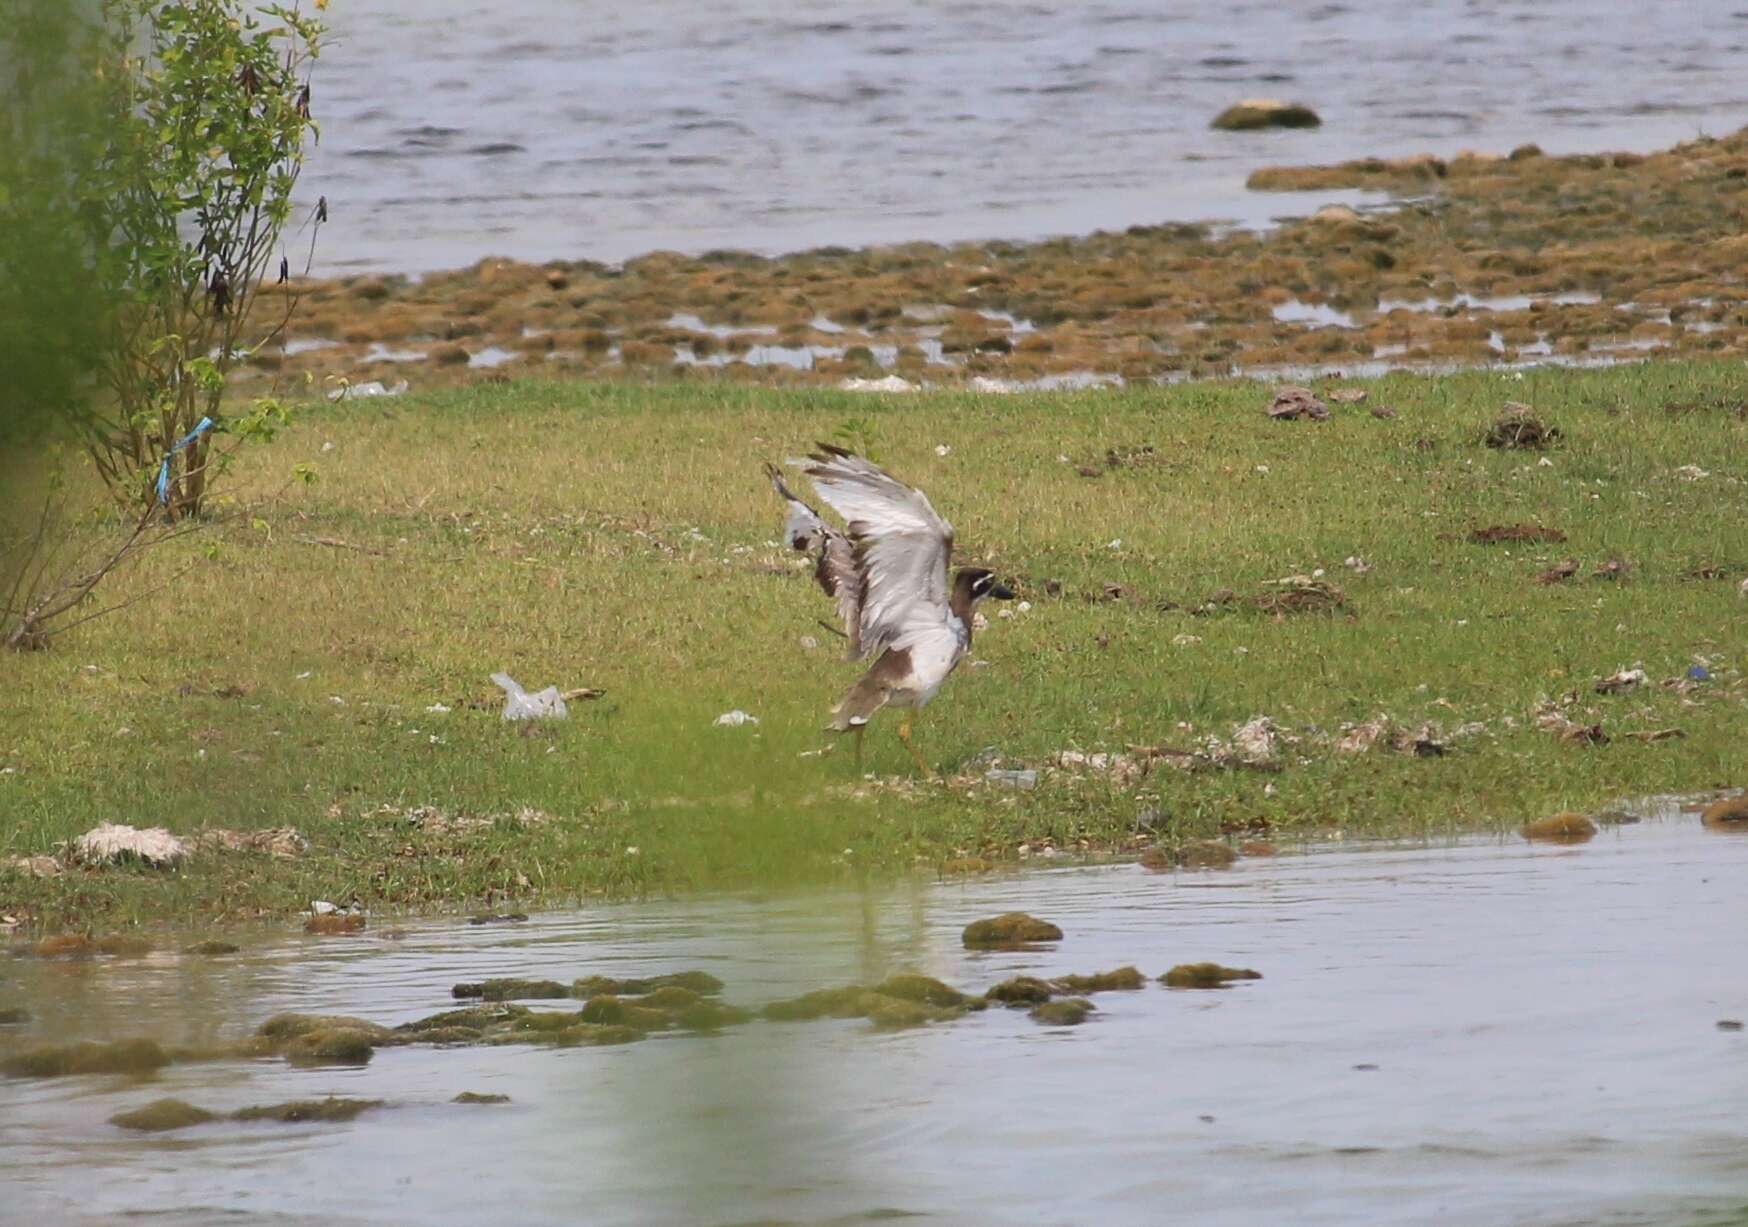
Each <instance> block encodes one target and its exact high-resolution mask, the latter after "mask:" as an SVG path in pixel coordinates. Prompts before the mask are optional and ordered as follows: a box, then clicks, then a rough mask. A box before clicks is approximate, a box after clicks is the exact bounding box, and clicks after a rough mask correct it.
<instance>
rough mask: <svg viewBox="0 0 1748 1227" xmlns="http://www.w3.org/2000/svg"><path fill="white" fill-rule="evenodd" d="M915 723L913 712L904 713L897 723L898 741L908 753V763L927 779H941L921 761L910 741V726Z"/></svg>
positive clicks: (921, 758) (920, 756)
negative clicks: (914, 765)
mask: <svg viewBox="0 0 1748 1227" xmlns="http://www.w3.org/2000/svg"><path fill="white" fill-rule="evenodd" d="M915 721H916V712H915V711H914V710H913V711H907V712H905V713H904V719H903V720H901V721H899V723H898V739H899V740H900V741H902V742H903V743H904V748H905V749H906V750H908V751H910V761H911V762H913V763H915V764H916V769H917V770H918V771H920V772H922V773H923V775H924V776H925V777H927V778H928V779H931V780H938V779H940V778H941V777H940V776H938V775H936V774H935V769H934V768H933V767H931V766H929V765H928V764H927V763H925V762H924V761H923V756H922V755H921V754H918V753H917V748H916V743H914V742H913V741H911V739H910V729H911V725H912V724H913V723H915Z"/></svg>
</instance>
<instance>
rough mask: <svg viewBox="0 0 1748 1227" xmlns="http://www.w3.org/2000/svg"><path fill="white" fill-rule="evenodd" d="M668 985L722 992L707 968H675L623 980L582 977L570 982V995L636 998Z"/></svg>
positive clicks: (704, 992) (704, 994)
mask: <svg viewBox="0 0 1748 1227" xmlns="http://www.w3.org/2000/svg"><path fill="white" fill-rule="evenodd" d="M670 987H671V988H683V989H688V990H690V991H691V992H694V993H697V994H698V995H699V996H701V997H713V996H715V995H716V994H717V993H720V992H721V991H722V981H721V980H718V979H717V978H716V977H715V976H713V975H711V974H710V973H709V972H707V971H676V972H670V973H667V974H665V975H660V976H636V977H630V978H625V979H620V978H617V977H614V976H584V977H582V978H581V979H579V980H577V981H575V982H574V983H573V984H572V985H571V996H573V997H580V998H582V999H584V1000H587V999H588V998H590V997H599V996H602V995H607V996H611V997H639V996H642V995H644V994H645V993H653V992H655V991H656V990H657V989H661V988H670Z"/></svg>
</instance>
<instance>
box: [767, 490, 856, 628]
mask: <svg viewBox="0 0 1748 1227" xmlns="http://www.w3.org/2000/svg"><path fill="white" fill-rule="evenodd" d="M765 474H766V475H767V476H768V477H770V479H771V485H772V487H773V488H774V489H775V490H776V491H777V497H778V498H780V499H782V500H783V502H784V504H785V505H786V506H787V507H788V515H787V516H786V518H785V519H784V521H783V544H784V545H787V546H788V547H789V548H790V549H792V550H799V551H801V552H802V553H804V554H813V555H814V556H815V561H814V567H813V578H814V579H815V580H817V581H818V582H819V586H820V587H821V588H822V589H823V590H824V591H825V594H826V595H827V596H829V597H830V598H831V599H832V600H833V601H834V602H835V603H836V604H837V607H838V619H839V620H840V621H841V622H843V624H844V637H845V638H847V639H848V640H849V641H850V646H849V651H848V653H847V657H846V658H847V659H849V660H860V659H861V658H862V657H863V655H864V652H863V651H862V645H861V623H862V572H861V570H860V568H858V567H857V565H856V548H855V546H853V545H851V544H850V539H849V538H848V537H846V536H844V534H843V533H841V532H839V531H838V530H837V529H835V528H833V527H832V526H831V525H830V524H827V523H826V522H825V520H824V519H822V518H821V517H820V514H819V512H817V511H815V510H814V509H813V508H812V507H809V506H808V505H807V504H806V503H805V502H803V501H802V500H801V498H800V497H799V496H797V495H796V493H795V491H793V490H791V489H790V488H789V485H788V483H787V482H785V481H784V480H783V474H782V472H781V471H780V470H779V469H778V468H777V466H776V465H774V464H767V465H766V466H765Z"/></svg>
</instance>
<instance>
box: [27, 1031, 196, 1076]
mask: <svg viewBox="0 0 1748 1227" xmlns="http://www.w3.org/2000/svg"><path fill="white" fill-rule="evenodd" d="M169 1063H170V1057H169V1054H167V1053H166V1052H165V1051H164V1050H163V1049H162V1048H160V1047H159V1046H158V1045H157V1044H156V1043H155V1042H154V1041H152V1040H121V1041H118V1042H117V1043H113V1044H100V1043H94V1042H91V1041H85V1042H83V1043H78V1044H57V1045H51V1046H49V1047H46V1048H35V1049H32V1050H30V1051H28V1052H20V1053H17V1054H15V1055H13V1056H9V1057H7V1058H6V1059H5V1060H4V1061H0V1073H4V1074H8V1075H10V1076H11V1077H14V1078H61V1077H65V1076H68V1075H71V1074H149V1073H151V1072H153V1071H154V1070H159V1069H162V1068H164V1066H166V1065H168V1064H169Z"/></svg>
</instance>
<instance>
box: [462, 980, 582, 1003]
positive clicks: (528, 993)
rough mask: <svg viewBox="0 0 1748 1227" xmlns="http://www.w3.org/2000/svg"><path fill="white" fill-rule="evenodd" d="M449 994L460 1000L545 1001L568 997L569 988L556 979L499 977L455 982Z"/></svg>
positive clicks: (569, 993)
mask: <svg viewBox="0 0 1748 1227" xmlns="http://www.w3.org/2000/svg"><path fill="white" fill-rule="evenodd" d="M449 994H450V996H452V997H455V998H457V999H460V1000H467V999H469V998H477V999H479V1000H481V1001H517V1000H522V1001H547V1000H552V999H554V998H558V997H569V996H570V995H571V990H570V987H569V986H568V985H564V984H560V983H559V982H558V981H557V980H520V979H499V980H477V981H474V982H472V983H463V984H457V985H455V987H453V988H451V989H450V990H449Z"/></svg>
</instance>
